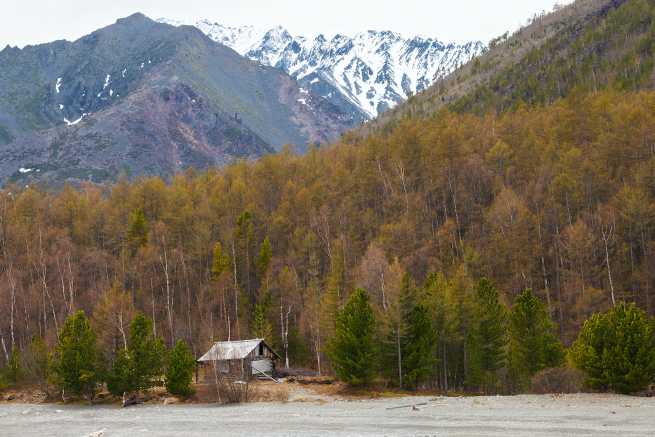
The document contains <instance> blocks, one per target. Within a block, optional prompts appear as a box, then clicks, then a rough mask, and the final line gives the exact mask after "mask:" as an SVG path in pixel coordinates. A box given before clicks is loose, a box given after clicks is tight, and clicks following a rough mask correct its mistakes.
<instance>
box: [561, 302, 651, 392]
mask: <svg viewBox="0 0 655 437" xmlns="http://www.w3.org/2000/svg"><path fill="white" fill-rule="evenodd" d="M654 331H655V328H654V327H653V321H652V320H649V318H648V317H647V316H646V313H644V312H643V311H642V310H640V309H638V308H637V307H636V306H635V305H634V304H630V305H626V304H625V303H621V304H619V305H618V306H616V307H614V308H612V309H611V310H610V311H608V312H606V313H604V314H594V315H593V316H592V317H591V318H590V319H589V320H587V321H586V322H585V323H584V326H583V327H582V330H581V331H580V335H579V336H578V339H577V340H576V342H575V343H574V344H573V347H572V348H571V358H572V360H573V362H574V364H575V365H576V367H577V368H578V369H580V370H582V371H584V372H585V373H586V375H587V379H586V382H587V384H588V385H589V386H590V387H591V388H594V389H597V390H612V391H617V392H619V393H634V392H637V391H640V390H643V389H645V388H647V387H648V385H649V384H650V383H652V382H653V381H654V380H655V332H654Z"/></svg>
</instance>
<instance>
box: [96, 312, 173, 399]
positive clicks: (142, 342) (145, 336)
mask: <svg viewBox="0 0 655 437" xmlns="http://www.w3.org/2000/svg"><path fill="white" fill-rule="evenodd" d="M165 353H166V348H165V346H164V342H163V340H162V339H161V338H155V336H154V334H153V331H152V321H151V320H150V319H148V318H147V317H146V316H144V315H143V314H137V316H136V317H135V318H134V320H133V321H132V324H131V326H130V338H129V340H128V345H127V349H123V350H121V351H119V353H118V355H117V357H116V360H115V362H114V365H113V367H112V370H111V372H110V373H109V375H108V378H107V386H108V388H109V391H110V392H111V393H112V394H114V395H117V396H118V395H121V394H123V393H126V392H128V393H129V392H135V391H141V390H148V389H150V388H152V387H155V386H157V385H160V384H161V376H162V374H163V370H164V358H165Z"/></svg>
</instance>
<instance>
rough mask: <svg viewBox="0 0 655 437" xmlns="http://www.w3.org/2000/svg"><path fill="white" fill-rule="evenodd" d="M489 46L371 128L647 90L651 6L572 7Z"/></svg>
mask: <svg viewBox="0 0 655 437" xmlns="http://www.w3.org/2000/svg"><path fill="white" fill-rule="evenodd" d="M489 47H490V48H489V51H488V52H487V53H484V54H483V55H481V56H479V57H477V58H475V59H474V60H472V61H471V62H469V63H468V64H466V65H465V66H463V67H462V68H460V69H459V70H457V71H455V72H454V73H453V74H451V75H449V76H448V77H446V78H444V79H442V80H440V81H438V82H437V83H436V84H435V85H434V86H432V87H430V88H429V89H428V90H426V91H425V92H423V93H421V94H419V95H417V96H415V97H414V98H413V99H411V100H410V101H409V102H408V103H407V104H405V105H401V106H399V107H398V108H396V109H394V110H392V111H390V112H389V113H388V114H385V115H383V116H382V117H380V118H379V119H378V120H377V121H376V122H374V123H373V124H372V126H373V127H381V126H384V125H385V124H386V123H389V122H392V123H393V121H394V120H399V119H401V118H403V117H406V116H410V117H429V116H434V115H435V114H436V113H437V112H438V111H439V110H440V109H441V108H443V107H448V108H450V109H451V110H455V111H458V112H475V113H477V114H484V113H485V112H487V111H501V112H502V111H505V110H515V109H516V108H517V107H519V106H520V105H543V104H549V103H552V102H554V101H556V100H557V99H559V98H562V97H565V96H567V95H569V94H570V93H572V92H577V93H588V92H596V91H599V90H603V89H607V88H610V89H616V90H632V91H634V90H640V89H652V88H653V87H654V86H655V75H654V69H653V67H654V65H655V64H654V62H653V55H654V54H655V6H654V5H653V3H652V2H650V1H648V0H578V1H576V2H573V3H572V4H570V5H568V6H564V7H557V8H556V10H555V11H554V12H552V13H550V14H546V15H544V14H541V15H535V16H534V17H533V18H532V19H531V22H530V24H529V25H528V26H526V27H524V28H522V29H520V30H519V31H517V32H516V33H514V34H513V35H508V34H505V35H502V36H501V37H499V38H496V39H494V40H492V41H491V42H490V44H489ZM366 129H370V127H368V128H366Z"/></svg>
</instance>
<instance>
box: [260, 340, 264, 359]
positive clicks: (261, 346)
mask: <svg viewBox="0 0 655 437" xmlns="http://www.w3.org/2000/svg"><path fill="white" fill-rule="evenodd" d="M262 355H264V343H259V356H260V357H261V356H262Z"/></svg>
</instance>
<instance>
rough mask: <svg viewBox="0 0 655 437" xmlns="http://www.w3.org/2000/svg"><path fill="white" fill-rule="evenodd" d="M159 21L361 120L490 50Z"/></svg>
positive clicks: (372, 35) (385, 35)
mask: <svg viewBox="0 0 655 437" xmlns="http://www.w3.org/2000/svg"><path fill="white" fill-rule="evenodd" d="M159 21H160V22H165V23H169V24H172V25H182V24H184V25H193V26H195V27H197V28H198V29H200V30H201V31H202V32H204V33H205V34H206V35H208V36H209V37H210V38H212V39H213V40H215V41H217V42H220V43H221V44H225V45H227V46H228V47H231V48H233V49H235V50H236V51H237V52H238V53H240V54H242V55H243V56H246V57H247V58H249V59H253V60H256V61H258V62H261V63H262V64H264V65H270V66H273V67H277V68H280V69H282V70H284V71H286V72H287V73H288V74H290V75H291V76H292V77H294V78H295V79H296V80H298V81H299V82H300V83H301V85H302V86H303V87H304V88H306V89H308V90H311V91H316V92H318V93H319V94H321V95H322V96H323V97H324V98H326V99H328V100H330V101H331V102H332V103H334V104H336V105H338V106H340V107H341V108H343V109H344V110H350V111H353V112H355V113H357V112H359V114H358V115H359V116H361V119H362V120H370V119H372V118H374V117H376V116H378V115H379V114H381V113H383V112H385V111H386V110H388V109H390V108H393V107H394V106H396V105H397V104H398V103H400V102H403V101H405V100H406V99H407V98H408V97H409V96H411V95H414V94H415V93H417V92H420V91H422V90H424V89H426V88H427V87H429V86H430V85H431V84H432V83H433V82H434V81H435V80H438V79H440V78H443V77H445V76H446V75H447V74H449V73H450V72H451V71H453V70H454V69H456V68H457V67H458V66H460V65H462V64H464V63H466V62H468V61H469V60H470V59H472V58H474V57H475V56H478V55H479V54H481V53H484V51H485V50H486V47H485V45H484V44H483V43H482V42H480V41H473V42H467V43H463V44H456V43H447V44H446V43H443V42H441V41H439V40H438V39H435V38H427V37H422V36H413V37H409V38H406V37H404V36H403V35H401V34H399V33H396V32H392V31H375V30H369V31H364V32H359V33H357V34H355V35H352V36H348V35H342V34H337V35H334V36H333V37H331V38H330V37H326V36H325V35H323V34H319V35H317V36H315V37H313V38H308V37H305V36H301V35H300V36H299V35H292V34H291V33H290V32H289V31H287V30H286V29H285V28H284V27H282V26H276V27H273V28H271V29H264V28H256V27H254V26H241V27H233V26H226V25H222V24H220V23H217V22H212V21H210V20H206V19H203V20H198V21H195V22H180V21H175V20H167V19H165V18H160V19H159ZM353 107H354V109H353Z"/></svg>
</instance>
